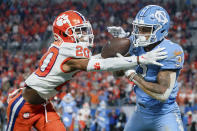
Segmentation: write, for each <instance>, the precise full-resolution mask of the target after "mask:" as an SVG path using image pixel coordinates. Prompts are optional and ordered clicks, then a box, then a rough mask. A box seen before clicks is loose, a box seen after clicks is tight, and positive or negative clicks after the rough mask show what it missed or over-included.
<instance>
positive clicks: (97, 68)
mask: <svg viewBox="0 0 197 131" xmlns="http://www.w3.org/2000/svg"><path fill="white" fill-rule="evenodd" d="M94 69H95V70H100V69H101V66H100V63H99V62H96V63H95V64H94Z"/></svg>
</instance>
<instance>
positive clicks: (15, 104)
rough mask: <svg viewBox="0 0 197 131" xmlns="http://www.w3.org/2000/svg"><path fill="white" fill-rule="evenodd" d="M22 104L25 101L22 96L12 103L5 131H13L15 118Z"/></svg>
mask: <svg viewBox="0 0 197 131" xmlns="http://www.w3.org/2000/svg"><path fill="white" fill-rule="evenodd" d="M24 103H25V100H24V99H23V97H22V95H20V96H19V97H18V98H16V100H15V101H14V102H13V103H12V105H11V107H10V116H9V122H8V125H7V129H6V131H13V128H14V124H15V121H16V118H17V116H18V113H19V112H20V110H21V108H22V107H23V105H24Z"/></svg>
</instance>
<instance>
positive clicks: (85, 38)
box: [7, 10, 166, 131]
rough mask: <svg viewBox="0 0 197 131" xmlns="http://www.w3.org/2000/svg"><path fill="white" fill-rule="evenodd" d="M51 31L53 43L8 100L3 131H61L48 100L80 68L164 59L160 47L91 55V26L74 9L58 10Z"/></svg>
mask: <svg viewBox="0 0 197 131" xmlns="http://www.w3.org/2000/svg"><path fill="white" fill-rule="evenodd" d="M53 34H54V39H55V42H53V43H52V44H51V46H50V47H49V49H48V51H47V52H46V53H45V54H44V55H43V57H42V58H41V60H40V63H39V67H38V69H37V70H36V71H35V72H33V73H32V74H31V75H30V76H29V77H28V78H27V79H26V81H25V83H26V85H25V88H24V89H23V90H21V91H20V93H18V94H17V95H16V96H15V97H13V98H11V99H10V101H9V104H8V108H7V116H8V126H7V131H13V130H14V131H16V130H17V131H18V130H20V131H29V130H30V129H31V128H32V126H34V127H35V128H36V129H37V130H39V131H43V130H47V131H54V130H57V131H63V130H64V131H65V130H66V129H65V127H64V124H63V123H62V122H61V121H60V117H59V116H58V115H57V113H56V112H55V110H54V109H53V107H52V104H51V103H50V101H49V99H50V98H52V97H54V96H55V95H56V94H57V93H58V91H59V90H60V89H61V87H62V86H63V85H64V84H65V83H66V82H68V81H69V80H70V79H71V78H72V77H73V75H74V74H75V73H76V72H78V71H80V70H84V71H114V70H120V69H129V68H131V67H134V66H136V65H137V64H138V63H143V64H155V65H160V66H161V64H160V63H158V62H157V60H160V59H164V58H166V53H165V52H162V51H163V50H164V48H160V49H157V50H156V51H155V50H154V51H152V52H148V53H146V54H143V55H141V56H129V57H123V58H122V57H121V58H119V57H114V58H107V59H102V58H97V57H95V56H92V54H91V51H90V50H89V46H92V45H93V39H94V35H93V32H92V27H91V24H90V23H89V21H87V20H86V19H85V18H84V16H83V15H82V14H80V13H79V12H77V11H72V10H70V11H66V12H63V13H61V14H60V15H59V16H58V17H57V18H56V19H55V21H54V23H53ZM97 56H99V55H97Z"/></svg>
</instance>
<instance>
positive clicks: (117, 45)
mask: <svg viewBox="0 0 197 131" xmlns="http://www.w3.org/2000/svg"><path fill="white" fill-rule="evenodd" d="M129 47H130V40H129V39H126V38H113V39H111V40H110V41H109V42H108V43H107V44H105V45H104V46H103V48H102V51H101V56H102V57H103V58H109V57H115V56H116V53H120V54H121V55H123V56H125V55H126V54H127V53H128V52H129Z"/></svg>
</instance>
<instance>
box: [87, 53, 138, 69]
mask: <svg viewBox="0 0 197 131" xmlns="http://www.w3.org/2000/svg"><path fill="white" fill-rule="evenodd" d="M136 65H137V57H136V56H129V57H113V58H107V59H90V60H89V62H88V66H87V71H117V70H125V69H129V68H132V67H134V66H136Z"/></svg>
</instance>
